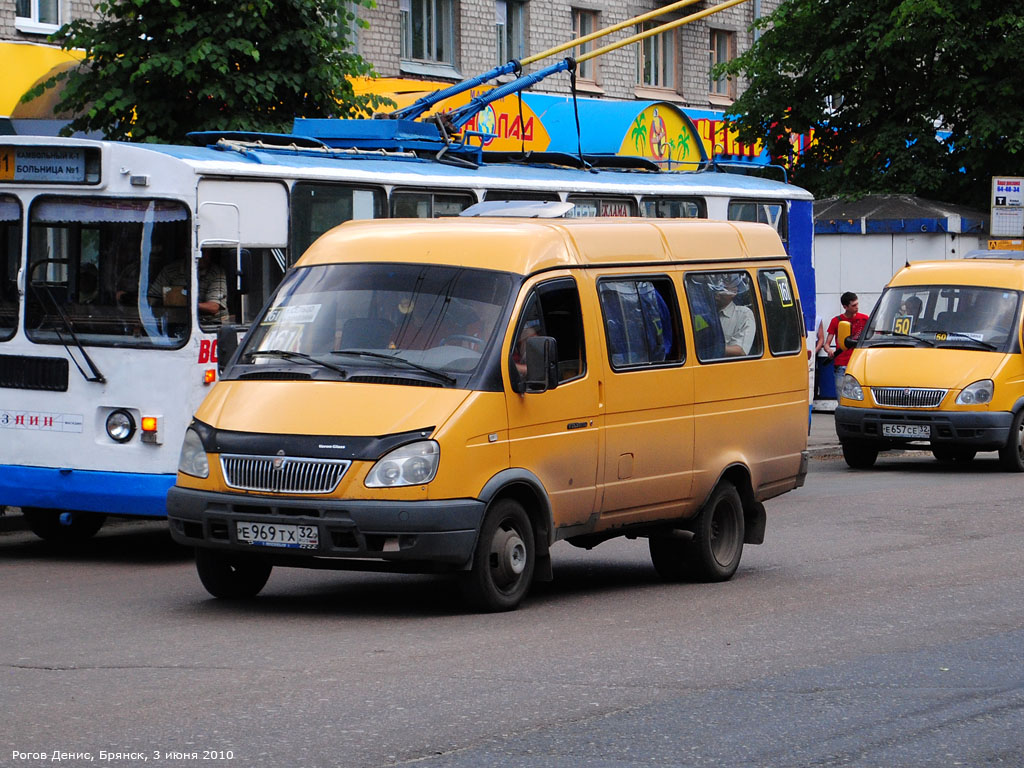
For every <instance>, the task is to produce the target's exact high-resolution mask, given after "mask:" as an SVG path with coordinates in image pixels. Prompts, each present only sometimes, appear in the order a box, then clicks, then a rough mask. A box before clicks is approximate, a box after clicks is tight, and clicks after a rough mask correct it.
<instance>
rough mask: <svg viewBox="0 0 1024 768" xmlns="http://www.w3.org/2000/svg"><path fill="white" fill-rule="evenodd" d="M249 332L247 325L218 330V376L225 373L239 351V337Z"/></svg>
mask: <svg viewBox="0 0 1024 768" xmlns="http://www.w3.org/2000/svg"><path fill="white" fill-rule="evenodd" d="M246 330H248V326H245V325H227V324H225V325H222V326H220V327H219V328H218V329H217V375H218V376H219V375H220V374H222V373H224V369H225V368H227V367H228V363H229V362H231V358H232V357H234V356H235V352H237V351H238V337H239V336H241V335H242V334H244V333H245V332H246Z"/></svg>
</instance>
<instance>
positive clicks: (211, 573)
mask: <svg viewBox="0 0 1024 768" xmlns="http://www.w3.org/2000/svg"><path fill="white" fill-rule="evenodd" d="M271 569H272V566H270V565H268V564H267V563H263V562H260V561H259V560H256V559H253V558H249V557H246V556H244V555H237V554H235V553H234V552H222V551H220V550H216V549H197V550H196V571H197V572H198V573H199V580H200V581H201V582H203V586H204V587H206V591H207V592H209V593H210V594H211V595H213V596H214V597H220V598H224V599H226V600H244V599H245V598H248V597H255V596H256V595H258V594H259V592H260V590H261V589H263V586H264V585H265V584H266V583H267V579H269V578H270V571H271Z"/></svg>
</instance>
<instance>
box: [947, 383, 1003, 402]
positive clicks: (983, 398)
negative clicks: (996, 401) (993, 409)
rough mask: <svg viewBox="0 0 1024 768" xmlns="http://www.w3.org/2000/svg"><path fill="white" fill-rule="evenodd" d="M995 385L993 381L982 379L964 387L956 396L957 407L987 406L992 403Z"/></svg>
mask: <svg viewBox="0 0 1024 768" xmlns="http://www.w3.org/2000/svg"><path fill="white" fill-rule="evenodd" d="M994 392H995V384H993V383H992V379H982V380H981V381H976V382H974V383H973V384H970V385H968V386H966V387H964V388H963V389H962V390H961V391H960V394H959V395H957V396H956V404H957V405H985V403H991V402H992V394H993V393H994Z"/></svg>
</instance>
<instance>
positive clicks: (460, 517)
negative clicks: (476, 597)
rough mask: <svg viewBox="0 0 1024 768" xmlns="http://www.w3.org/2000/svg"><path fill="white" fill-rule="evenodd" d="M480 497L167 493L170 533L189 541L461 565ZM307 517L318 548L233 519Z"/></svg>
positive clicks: (312, 555)
mask: <svg viewBox="0 0 1024 768" xmlns="http://www.w3.org/2000/svg"><path fill="white" fill-rule="evenodd" d="M484 510H485V504H484V502H482V501H479V500H478V499H450V500H446V501H363V500H352V501H335V500H323V499H295V498H279V497H264V496H241V495H237V494H231V493H210V492H206V491H196V490H192V489H188V488H178V487H174V488H171V490H170V491H169V492H168V494H167V517H168V519H169V521H170V528H171V536H172V537H173V538H174V540H175V541H177V542H178V543H179V544H185V545H188V546H193V547H208V548H214V549H226V550H233V551H236V552H246V553H249V554H253V555H259V556H261V557H265V558H267V559H270V560H273V561H274V562H275V563H276V564H280V565H293V566H299V567H309V568H338V569H350V568H356V569H359V568H365V567H367V566H369V565H370V563H369V562H367V561H371V560H372V561H376V562H375V563H374V565H375V566H376V567H373V568H372V569H373V570H402V571H406V570H412V571H433V570H438V569H441V570H444V569H445V568H448V569H451V568H458V567H462V566H465V565H467V564H468V563H469V562H470V559H471V557H472V554H473V547H474V546H475V545H476V538H477V532H478V531H479V530H480V524H481V521H482V520H483V516H484ZM239 522H243V523H258V524H265V525H307V526H315V527H316V528H317V530H318V533H319V535H318V539H319V546H318V548H316V549H297V548H295V549H293V548H288V547H277V546H266V545H253V544H249V543H246V542H244V541H239V539H238V534H237V526H236V523H239Z"/></svg>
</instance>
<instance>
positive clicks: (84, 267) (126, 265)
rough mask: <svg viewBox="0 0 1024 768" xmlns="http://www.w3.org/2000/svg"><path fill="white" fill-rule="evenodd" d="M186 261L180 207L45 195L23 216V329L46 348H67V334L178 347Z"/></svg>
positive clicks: (185, 302) (186, 314) (185, 330)
mask: <svg viewBox="0 0 1024 768" xmlns="http://www.w3.org/2000/svg"><path fill="white" fill-rule="evenodd" d="M188 257H189V215H188V210H187V209H186V207H185V206H184V205H183V204H181V203H176V202H171V201H164V200H138V199H134V200H125V199H114V198H105V199H100V198H85V197H46V198H41V199H39V200H37V201H36V202H35V203H34V204H33V206H32V208H31V209H30V213H29V240H28V273H27V276H26V279H25V282H26V286H27V290H26V294H25V332H26V333H27V335H28V337H29V338H30V339H31V340H32V341H35V342H40V343H44V344H47V343H49V344H66V343H68V341H69V340H70V339H71V337H72V336H71V334H72V333H73V334H74V336H76V337H77V338H78V340H79V341H81V342H82V343H83V344H95V345H102V346H126V347H178V346H181V345H182V344H184V343H185V339H186V338H187V337H188V334H189V328H190V317H191V310H190V299H189V294H190V292H191V284H192V283H191V273H190V269H191V261H190V260H189V258H188ZM160 275H163V276H164V277H163V278H162V282H161V283H159V284H160V285H161V287H162V291H161V295H160V296H159V297H158V298H157V299H155V300H154V299H153V298H150V296H151V293H152V290H151V287H152V285H153V284H155V283H157V282H158V281H157V278H158V277H159V276H160ZM172 277H173V278H175V279H174V280H172V279H171V278H172Z"/></svg>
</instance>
